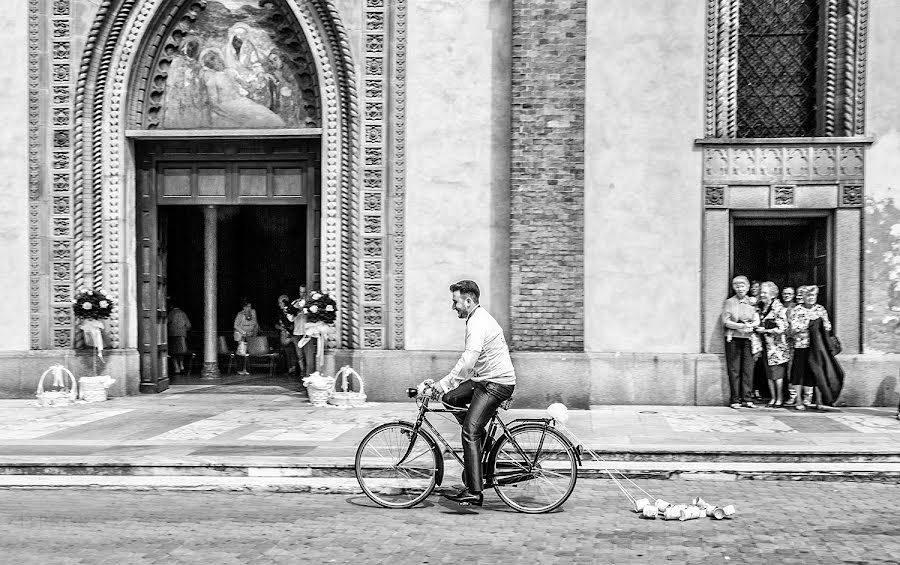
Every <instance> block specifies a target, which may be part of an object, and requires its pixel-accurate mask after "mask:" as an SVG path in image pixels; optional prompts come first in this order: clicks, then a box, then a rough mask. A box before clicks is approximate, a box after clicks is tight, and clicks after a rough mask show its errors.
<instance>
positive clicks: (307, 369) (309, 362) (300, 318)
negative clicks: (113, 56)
mask: <svg viewBox="0 0 900 565" xmlns="http://www.w3.org/2000/svg"><path fill="white" fill-rule="evenodd" d="M297 290H298V294H299V296H298V297H297V298H296V299H295V300H294V301H293V302H291V306H292V307H293V308H294V310H296V314H294V315H293V323H294V333H293V336H292V339H293V340H294V347H295V348H296V350H297V360H298V363H299V366H300V378H301V379H303V378H306V377H308V376H309V375H311V374H312V373H314V372H315V370H316V347H317V345H318V344H317V343H316V338H314V337H313V338H309V339H308V340H307V341H306V343H304V344H303V345H300V342H301V341H303V338H304V336H305V335H306V314H304V313H303V307H304V306H306V303H307V302H308V301H309V291H308V290H307V289H306V285H305V284H301V285H300V287H299V288H298V289H297Z"/></svg>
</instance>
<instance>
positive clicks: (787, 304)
mask: <svg viewBox="0 0 900 565" xmlns="http://www.w3.org/2000/svg"><path fill="white" fill-rule="evenodd" d="M797 300H798V297H797V293H796V292H794V287H792V286H786V287H784V289H782V291H781V305H782V306H784V316H785V318H786V319H787V320H788V327H787V331H785V332H784V339H785V341H786V342H787V346H788V364H787V375H785V379H784V383H783V384H782V387H781V389H782V390H781V397H782V398H784V397H785V396H789V395H790V390H791V366H792V365H793V363H794V334H793V333H792V332H791V323H790V319H791V310H793V309H794V307H796V306H797ZM784 405H785V406H788V404H787V403H785V404H784Z"/></svg>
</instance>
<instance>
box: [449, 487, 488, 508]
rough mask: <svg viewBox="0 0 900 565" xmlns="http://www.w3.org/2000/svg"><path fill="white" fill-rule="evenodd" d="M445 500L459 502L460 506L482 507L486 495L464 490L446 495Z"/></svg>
mask: <svg viewBox="0 0 900 565" xmlns="http://www.w3.org/2000/svg"><path fill="white" fill-rule="evenodd" d="M444 498H446V499H447V500H452V501H453V502H457V503H459V505H460V506H481V504H482V502H484V494H482V493H480V492H469V489H463V490H461V491H459V492H458V493H456V494H445V495H444Z"/></svg>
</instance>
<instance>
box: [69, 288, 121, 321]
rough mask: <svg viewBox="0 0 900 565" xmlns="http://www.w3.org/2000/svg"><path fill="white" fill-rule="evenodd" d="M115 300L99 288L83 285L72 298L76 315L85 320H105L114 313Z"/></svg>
mask: <svg viewBox="0 0 900 565" xmlns="http://www.w3.org/2000/svg"><path fill="white" fill-rule="evenodd" d="M112 309H113V301H112V300H110V299H109V298H107V297H106V295H105V294H103V293H102V292H100V291H99V290H91V289H88V288H84V287H82V288H81V289H79V291H78V294H76V295H75V299H74V300H72V310H73V311H74V312H75V315H76V316H78V317H79V318H82V319H85V320H105V319H106V318H109V316H110V315H111V314H112Z"/></svg>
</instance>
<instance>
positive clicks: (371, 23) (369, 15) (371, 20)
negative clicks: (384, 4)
mask: <svg viewBox="0 0 900 565" xmlns="http://www.w3.org/2000/svg"><path fill="white" fill-rule="evenodd" d="M366 29H367V30H370V31H375V30H377V31H384V14H383V13H382V12H366Z"/></svg>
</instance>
